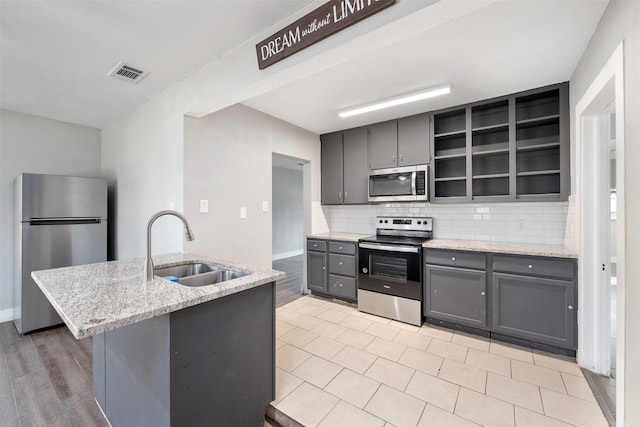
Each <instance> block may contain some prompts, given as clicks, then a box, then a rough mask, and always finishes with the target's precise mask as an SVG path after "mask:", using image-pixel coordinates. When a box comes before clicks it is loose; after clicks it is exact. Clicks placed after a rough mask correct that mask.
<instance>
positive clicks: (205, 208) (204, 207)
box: [200, 200, 209, 213]
mask: <svg viewBox="0 0 640 427" xmlns="http://www.w3.org/2000/svg"><path fill="white" fill-rule="evenodd" d="M207 212H209V201H208V200H200V213H207Z"/></svg>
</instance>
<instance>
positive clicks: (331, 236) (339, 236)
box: [307, 233, 371, 243]
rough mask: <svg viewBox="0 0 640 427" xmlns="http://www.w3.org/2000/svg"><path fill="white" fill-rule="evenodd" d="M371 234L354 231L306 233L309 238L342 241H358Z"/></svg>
mask: <svg viewBox="0 0 640 427" xmlns="http://www.w3.org/2000/svg"><path fill="white" fill-rule="evenodd" d="M369 236H371V234H355V233H315V234H309V235H307V238H309V239H323V240H341V241H343V242H356V243H357V242H358V240H360V239H362V238H363V237H369Z"/></svg>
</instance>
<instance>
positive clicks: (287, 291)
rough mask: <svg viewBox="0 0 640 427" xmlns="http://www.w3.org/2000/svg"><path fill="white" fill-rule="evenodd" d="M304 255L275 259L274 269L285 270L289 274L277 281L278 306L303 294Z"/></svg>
mask: <svg viewBox="0 0 640 427" xmlns="http://www.w3.org/2000/svg"><path fill="white" fill-rule="evenodd" d="M303 257H304V255H296V256H293V257H289V258H283V259H279V260H276V261H273V264H272V265H273V267H272V268H273V269H274V270H279V271H284V272H285V273H287V276H286V277H285V278H284V280H279V281H277V282H276V307H281V306H283V305H285V304H289V303H290V302H293V301H295V300H297V299H298V298H300V297H301V296H302V281H303V271H302V270H303V262H304V258H303Z"/></svg>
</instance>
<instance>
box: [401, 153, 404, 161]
mask: <svg viewBox="0 0 640 427" xmlns="http://www.w3.org/2000/svg"><path fill="white" fill-rule="evenodd" d="M400 161H401V162H404V159H403V156H402V154H400Z"/></svg>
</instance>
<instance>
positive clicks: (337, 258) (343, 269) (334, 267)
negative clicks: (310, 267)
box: [329, 254, 356, 277]
mask: <svg viewBox="0 0 640 427" xmlns="http://www.w3.org/2000/svg"><path fill="white" fill-rule="evenodd" d="M329 273H332V274H340V275H343V276H351V277H354V276H355V275H356V257H354V256H353V255H336V254H330V255H329Z"/></svg>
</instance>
